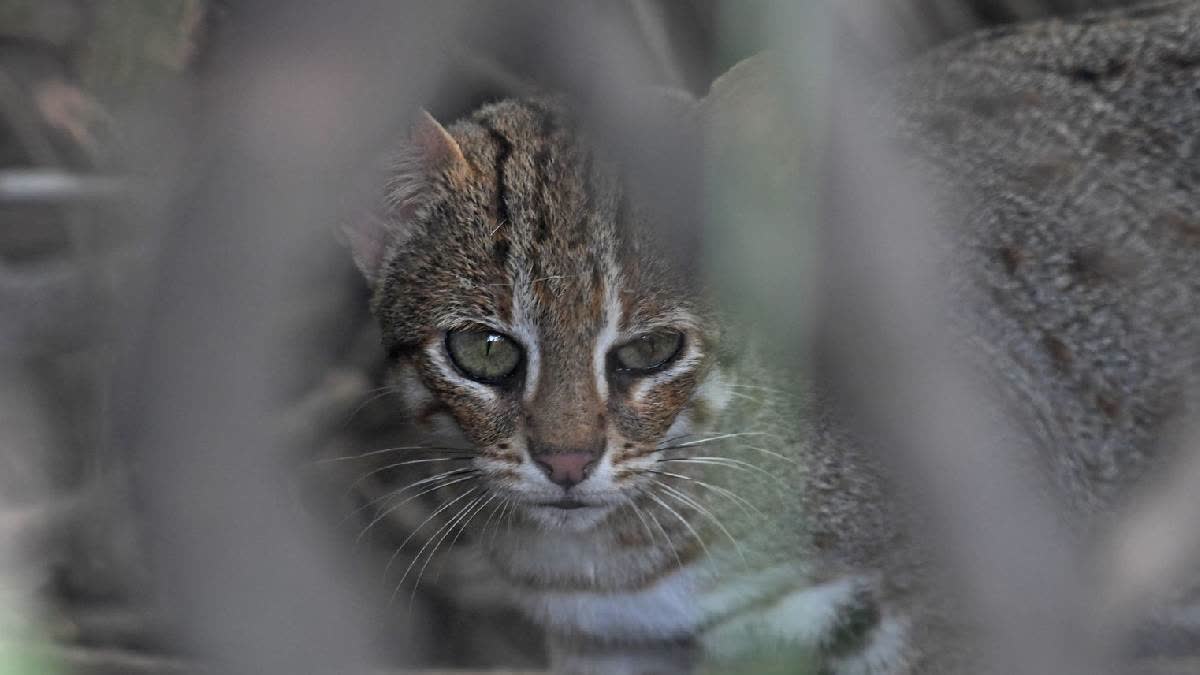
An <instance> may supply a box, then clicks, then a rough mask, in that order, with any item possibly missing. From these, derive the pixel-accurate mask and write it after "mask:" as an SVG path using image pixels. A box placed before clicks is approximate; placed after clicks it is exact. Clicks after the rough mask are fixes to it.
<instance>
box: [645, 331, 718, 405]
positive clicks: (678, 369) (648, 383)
mask: <svg viewBox="0 0 1200 675" xmlns="http://www.w3.org/2000/svg"><path fill="white" fill-rule="evenodd" d="M703 356H704V355H703V354H702V353H701V351H700V347H699V346H698V345H696V344H695V341H694V340H685V342H684V348H683V353H682V354H680V355H679V358H677V359H675V362H674V363H672V364H671V365H669V366H667V368H666V370H663V371H661V372H658V373H655V374H654V375H651V376H650V377H646V378H643V379H642V380H640V381H639V382H638V383H637V384H636V385H634V387H633V389H632V390H631V391H630V397H631V398H632V399H633V400H635V401H640V400H642V398H643V397H644V396H645V395H646V392H648V391H650V390H651V389H654V388H655V387H658V386H661V385H664V384H666V383H668V382H671V381H672V380H674V379H676V378H678V377H680V376H682V375H684V374H686V373H689V372H691V371H692V370H694V369H695V368H696V366H698V365H700V362H701V361H702V360H703Z"/></svg>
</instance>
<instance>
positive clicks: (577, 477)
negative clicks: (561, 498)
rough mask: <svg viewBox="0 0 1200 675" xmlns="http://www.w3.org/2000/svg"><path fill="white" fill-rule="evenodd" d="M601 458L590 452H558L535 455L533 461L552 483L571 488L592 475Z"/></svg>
mask: <svg viewBox="0 0 1200 675" xmlns="http://www.w3.org/2000/svg"><path fill="white" fill-rule="evenodd" d="M597 459H599V457H598V456H597V455H595V454H593V453H590V452H556V453H552V454H545V455H534V456H533V461H534V463H536V464H537V465H538V467H540V468H541V469H542V471H544V472H545V473H546V477H547V478H549V479H550V482H551V483H554V484H555V485H561V486H562V487H564V488H569V487H572V486H574V485H578V484H580V483H582V482H583V481H584V480H585V479H587V477H588V476H590V475H591V473H592V469H593V468H594V467H595V466H596V460H597Z"/></svg>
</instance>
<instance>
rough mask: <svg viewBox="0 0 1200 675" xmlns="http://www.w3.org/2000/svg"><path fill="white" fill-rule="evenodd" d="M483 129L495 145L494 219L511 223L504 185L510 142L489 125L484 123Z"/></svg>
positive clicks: (506, 189) (511, 147)
mask: <svg viewBox="0 0 1200 675" xmlns="http://www.w3.org/2000/svg"><path fill="white" fill-rule="evenodd" d="M483 128H484V129H487V132H488V137H489V138H491V139H492V141H493V142H494V143H495V144H496V166H495V171H496V217H497V218H498V219H499V220H500V221H501V222H506V223H511V222H512V218H511V217H510V216H509V213H508V186H507V185H506V184H505V183H504V164H505V163H506V162H507V161H508V157H509V155H511V154H512V149H513V145H512V141H510V140H508V139H507V138H505V137H504V134H502V133H500V132H499V131H497V130H496V128H495V127H493V126H491V125H490V124H487V123H484V127H483Z"/></svg>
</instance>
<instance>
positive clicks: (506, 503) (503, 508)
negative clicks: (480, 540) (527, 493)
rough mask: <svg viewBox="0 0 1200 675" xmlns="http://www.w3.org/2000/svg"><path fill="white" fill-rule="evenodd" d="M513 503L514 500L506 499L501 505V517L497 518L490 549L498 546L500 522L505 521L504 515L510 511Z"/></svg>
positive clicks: (489, 542)
mask: <svg viewBox="0 0 1200 675" xmlns="http://www.w3.org/2000/svg"><path fill="white" fill-rule="evenodd" d="M512 503H513V502H512V499H505V500H504V503H503V504H501V505H500V516H499V517H498V518H496V529H494V530H492V538H491V540H489V541H488V547H489V548H494V547H495V546H496V535H498V534H500V521H501V520H504V515H505V514H506V513H507V512H508V509H509V507H510V506H512ZM509 522H511V521H509Z"/></svg>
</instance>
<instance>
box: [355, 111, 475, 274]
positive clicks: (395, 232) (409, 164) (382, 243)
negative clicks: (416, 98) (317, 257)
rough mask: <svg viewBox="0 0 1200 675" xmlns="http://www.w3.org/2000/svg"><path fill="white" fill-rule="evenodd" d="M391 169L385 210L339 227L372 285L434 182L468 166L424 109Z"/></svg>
mask: <svg viewBox="0 0 1200 675" xmlns="http://www.w3.org/2000/svg"><path fill="white" fill-rule="evenodd" d="M389 164H390V165H389V167H388V176H387V179H386V183H385V185H384V195H383V204H382V208H380V209H379V210H378V211H371V212H369V213H366V214H364V215H363V216H361V217H360V218H358V219H356V220H355V221H354V222H353V223H347V224H344V225H342V227H341V232H342V236H343V237H344V239H345V240H346V243H347V245H349V247H350V252H351V253H352V254H353V256H354V264H355V265H357V266H358V269H359V270H360V271H361V272H362V273H363V276H364V277H366V279H367V283H368V284H370V285H371V286H374V285H375V282H376V281H377V278H378V276H379V270H380V267H382V265H383V259H384V255H385V253H386V252H387V247H388V245H389V244H391V243H392V241H393V240H395V239H396V238H397V237H398V236H400V235H401V233H402V232H403V231H404V229H405V226H406V224H407V223H408V222H409V221H411V220H412V219H413V217H414V216H415V215H416V212H417V210H418V209H419V208H420V206H421V205H422V203H424V202H425V201H427V200H428V199H429V198H430V196H431V193H432V189H433V187H432V181H431V178H432V177H433V176H435V175H437V174H440V173H444V172H454V171H458V170H460V169H462V168H465V167H466V166H467V163H466V159H464V158H463V154H462V149H461V148H460V147H459V146H458V142H457V141H455V140H454V138H453V137H452V136H451V135H450V132H448V131H446V129H445V127H443V126H442V125H441V124H438V121H437V120H435V119H434V118H433V116H432V115H430V114H429V113H427V112H425V111H424V110H421V111H419V112H418V113H417V116H416V119H415V120H414V121H413V123H412V125H411V126H410V127H409V132H408V138H407V139H406V140H405V141H404V142H403V143H402V144H401V145H400V149H399V151H398V152H397V153H396V155H395V156H394V157H393V159H392V161H391V162H390V163H389Z"/></svg>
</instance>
